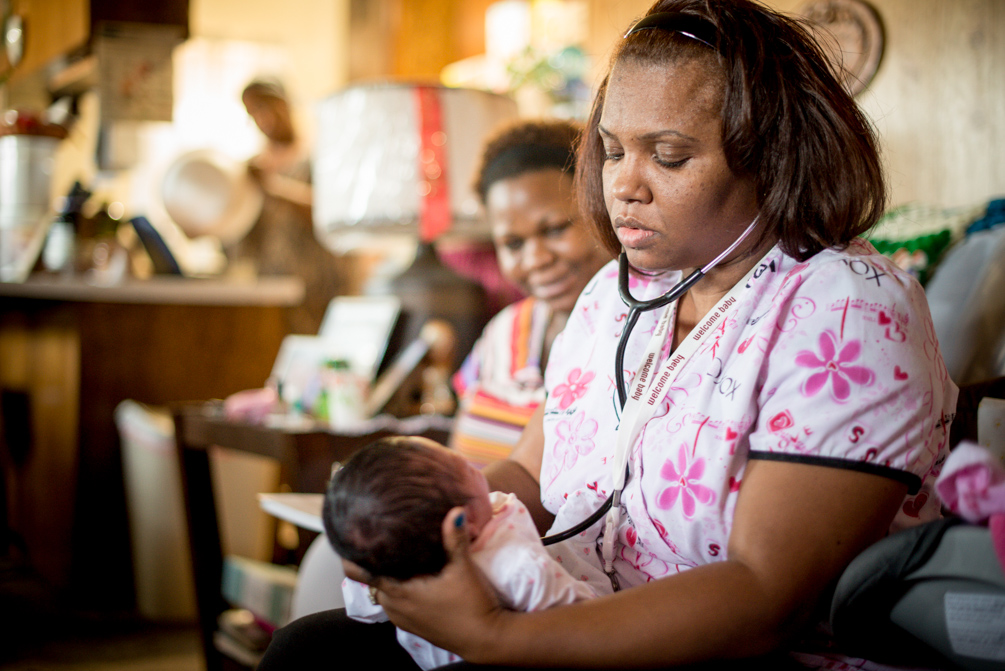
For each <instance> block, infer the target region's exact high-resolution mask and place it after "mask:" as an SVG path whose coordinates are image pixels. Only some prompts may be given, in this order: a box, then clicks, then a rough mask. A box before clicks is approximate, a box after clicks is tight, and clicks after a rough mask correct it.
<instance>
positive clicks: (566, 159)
mask: <svg viewBox="0 0 1005 671" xmlns="http://www.w3.org/2000/svg"><path fill="white" fill-rule="evenodd" d="M575 167H576V154H575V153H574V152H573V150H572V147H558V146H555V145H541V144H518V145H514V146H512V147H509V148H508V149H504V150H503V151H501V152H499V154H498V155H496V157H495V158H493V159H492V161H491V162H490V163H489V164H488V165H487V166H485V168H484V169H483V170H482V174H481V180H480V182H481V184H479V187H480V188H481V189H482V190H483V191H484V192H487V191H488V190H489V187H491V186H492V185H493V184H495V183H496V182H498V181H499V180H501V179H508V178H510V177H514V176H516V175H520V174H523V173H525V172H531V171H533V170H543V169H545V168H558V169H559V170H561V171H563V172H569V171H570V170H572V169H573V168H575Z"/></svg>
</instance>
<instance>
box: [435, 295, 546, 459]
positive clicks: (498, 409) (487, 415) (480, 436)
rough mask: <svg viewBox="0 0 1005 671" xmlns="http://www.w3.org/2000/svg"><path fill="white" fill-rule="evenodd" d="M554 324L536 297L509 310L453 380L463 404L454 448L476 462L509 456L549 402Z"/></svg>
mask: <svg viewBox="0 0 1005 671" xmlns="http://www.w3.org/2000/svg"><path fill="white" fill-rule="evenodd" d="M550 319H551V310H550V309H549V308H548V306H547V304H546V303H544V302H542V301H538V300H535V299H533V298H527V299H524V300H522V301H519V302H517V303H514V304H513V305H510V306H508V307H506V308H504V309H503V310H502V311H501V312H500V313H499V314H498V315H496V316H495V317H494V318H493V319H492V321H490V322H489V324H488V326H486V327H485V330H484V331H483V332H482V336H481V338H479V340H478V342H477V343H475V346H474V349H472V351H471V354H470V355H469V356H468V358H467V360H466V361H465V362H464V365H463V366H461V369H460V370H459V371H458V372H457V374H456V375H455V376H454V380H453V382H454V388H455V390H456V391H457V395H458V397H459V398H460V399H461V405H460V409H459V410H458V413H457V420H456V422H455V425H454V432H453V436H452V439H451V444H452V446H453V447H454V449H456V450H457V451H459V452H460V453H462V454H463V455H464V456H465V457H467V458H468V459H469V460H471V461H472V462H474V463H476V464H479V465H485V464H488V463H490V462H492V461H495V460H497V459H503V458H505V457H506V456H508V455H509V453H510V451H511V450H512V449H513V445H515V444H516V441H517V439H519V437H520V433H521V432H522V431H523V428H524V427H525V426H526V425H527V421H528V420H529V419H530V416H531V415H532V414H533V413H534V410H535V409H536V408H537V406H538V404H540V403H541V401H543V400H544V375H543V371H542V370H541V354H542V350H543V347H544V334H545V330H546V329H547V327H548V322H549V320H550Z"/></svg>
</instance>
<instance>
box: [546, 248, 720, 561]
mask: <svg viewBox="0 0 1005 671" xmlns="http://www.w3.org/2000/svg"><path fill="white" fill-rule="evenodd" d="M706 267H710V266H706ZM628 270H629V264H628V256H627V255H626V254H625V253H624V252H623V251H622V252H621V254H620V255H619V256H618V293H619V294H621V300H622V301H624V303H625V305H626V306H628V317H627V318H626V319H625V328H624V329H623V330H622V331H621V337H620V338H619V339H618V349H617V350H616V351H615V354H614V365H615V371H614V377H615V379H616V381H617V389H618V403H619V404H620V405H621V409H622V410H624V408H625V402H626V401H627V400H628V385H627V383H626V382H625V365H624V364H625V349H626V348H627V347H628V338H629V336H630V335H631V333H632V331H633V330H634V329H635V325H636V324H637V323H638V321H639V315H641V314H642V313H643V312H650V311H652V310H658V309H659V308H661V307H665V306H667V305H669V304H670V303H673V302H674V301H676V300H678V299H680V297H681V296H683V295H684V294H685V293H686V292H687V290H688V289H690V288H691V287H692V286H694V284H695V283H696V282H697V281H698V280H700V279H701V278H702V277H704V276H705V272H704V268H701V269H698V270H695V271H694V272H692V273H691V274H690V275H688V276H687V277H685V278H684V279H683V280H682V281H680V282H678V283H677V285H676V286H674V287H673V288H672V289H670V291H668V292H666V293H665V294H663V295H662V296H660V297H658V298H653V299H650V300H648V301H640V300H637V299H636V298H635V297H634V296H632V292H631V289H630V288H629V286H628ZM613 503H614V492H611V494H610V495H609V496H608V497H607V500H606V501H604V503H603V504H602V505H601V506H600V508H598V509H597V510H596V511H595V512H594V513H593V514H592V515H590V516H589V517H587V518H586V519H585V520H583V521H582V522H580V523H579V524H576V525H574V526H572V527H570V528H568V529H566V530H565V531H560V532H558V533H556V534H552V535H550V536H545V537H544V538H542V539H541V542H542V543H544V544H545V545H553V544H555V543H561V542H562V541H565V540H569V539H570V538H572V537H574V536H575V535H576V534H578V533H581V532H583V531H585V530H587V529H589V528H590V527H592V526H593V525H594V524H596V523H597V522H598V521H600V520H601V519H603V518H604V515H606V514H607V511H608V510H610V509H611V505H612V504H613Z"/></svg>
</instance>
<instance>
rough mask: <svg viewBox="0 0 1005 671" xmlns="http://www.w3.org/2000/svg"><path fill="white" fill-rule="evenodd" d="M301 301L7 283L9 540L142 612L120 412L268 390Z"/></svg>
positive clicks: (208, 284)
mask: <svg viewBox="0 0 1005 671" xmlns="http://www.w3.org/2000/svg"><path fill="white" fill-rule="evenodd" d="M266 280H268V281H266ZM302 295H303V285H302V283H301V282H300V280H298V279H293V278H263V279H262V280H260V281H259V283H258V284H251V285H244V286H242V285H229V284H227V283H224V282H213V281H196V280H184V279H179V280H177V281H169V280H168V279H158V280H150V281H147V282H136V283H133V284H130V285H127V286H122V287H106V288H100V287H90V286H88V285H86V284H84V283H83V282H75V283H66V282H63V283H59V282H50V283H45V282H37V281H29V282H27V283H25V284H0V306H2V309H0V399H2V400H3V403H2V408H0V409H2V410H3V413H2V419H0V465H2V467H3V484H4V488H3V489H4V490H5V493H6V496H4V497H3V498H4V501H3V502H2V503H5V504H6V515H5V517H6V519H2V518H0V531H2V530H3V529H4V524H5V523H6V524H7V525H8V526H9V528H10V529H11V530H12V531H13V532H15V534H16V536H15V537H20V538H23V539H24V544H25V546H26V548H27V553H28V558H29V560H30V562H31V565H32V567H33V568H34V569H36V570H37V571H39V573H41V574H42V576H43V577H45V578H46V579H47V580H48V581H49V582H50V583H52V584H53V585H55V586H57V587H60V588H64V589H66V590H68V591H69V593H70V595H71V596H73V597H75V598H79V600H80V601H81V602H87V603H91V604H102V605H103V606H105V607H108V608H110V609H129V608H131V607H132V601H133V586H132V560H131V558H130V545H129V532H128V525H127V517H126V515H127V511H126V505H125V493H124V484H123V475H122V457H121V452H120V446H119V438H118V431H117V429H116V427H115V421H114V412H115V408H116V406H117V405H118V404H119V402H121V401H123V400H125V399H127V398H128V399H133V400H136V401H138V402H141V403H146V404H150V405H167V404H169V403H173V402H176V401H184V400H196V399H209V398H223V397H225V396H227V395H229V394H231V393H233V392H236V391H240V390H242V389H251V388H255V387H260V386H262V384H263V383H264V382H265V380H266V378H267V377H268V375H269V373H270V371H271V368H272V363H273V361H274V360H275V356H276V353H277V352H278V351H279V345H280V343H281V342H282V339H283V337H284V336H285V335H286V333H287V324H286V308H287V307H289V306H290V305H293V304H296V303H298V302H299V301H300V300H301V299H302ZM0 510H2V507H0ZM5 549H6V548H4V550H5Z"/></svg>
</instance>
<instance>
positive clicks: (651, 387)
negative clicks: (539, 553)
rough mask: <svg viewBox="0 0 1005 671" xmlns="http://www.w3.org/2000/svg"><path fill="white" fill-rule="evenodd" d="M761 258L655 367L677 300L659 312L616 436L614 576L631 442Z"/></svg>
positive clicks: (609, 559)
mask: <svg viewBox="0 0 1005 671" xmlns="http://www.w3.org/2000/svg"><path fill="white" fill-rule="evenodd" d="M760 265H761V264H760V261H758V262H757V263H755V264H754V265H753V267H751V269H750V270H749V271H747V274H746V275H744V276H743V278H742V279H740V281H739V282H737V283H736V284H734V285H733V287H732V288H731V289H730V290H729V291H728V292H727V293H726V295H725V296H723V297H722V298H721V299H719V301H717V302H716V305H715V306H713V307H712V309H711V310H709V311H708V312H707V313H706V314H705V316H704V317H703V318H702V319H701V320H700V321H699V322H698V323H697V324H696V325H695V327H694V328H693V329H692V330H691V332H690V333H689V334H688V335H687V338H685V339H684V341H683V342H681V344H680V345H679V346H678V347H677V349H676V350H674V351H673V352H671V353H670V356H669V357H668V358H667V360H666V361H665V362H663V364H662V365H661V366H660V367H659V370H657V371H654V370H653V369H654V368H655V367H656V363H657V362H658V361H659V355H660V351H661V350H662V349H663V343H664V342H665V341H666V338H667V337H669V332H670V329H671V316H672V315H673V311H674V307H675V304H671V305H668V306H667V307H666V308H665V309H664V310H663V314H662V315H661V316H660V320H659V322H658V323H657V325H656V329H655V330H654V331H653V335H652V337H651V338H650V339H649V344H648V345H646V350H645V353H644V354H643V356H642V366H641V367H640V368H639V370H638V371H637V372H636V373H635V379H634V380H632V385H631V387H630V388H629V393H628V398H627V399H626V400H625V405H624V408H623V409H622V411H621V422H620V424H619V425H618V431H617V437H616V439H615V444H614V445H615V447H614V459H613V460H612V463H613V468H614V471H613V472H614V496H613V501H612V504H611V508H610V510H608V512H607V521H606V523H605V525H604V543H603V550H602V555H603V560H604V571H605V572H606V573H607V574H608V575H609V576H612V580H613V576H614V535H615V533H616V532H617V529H618V527H619V526H620V524H621V492H622V490H623V489H624V487H625V479H626V477H627V472H628V456H629V454H630V452H631V448H632V445H634V444H635V441H636V440H638V437H639V434H640V433H641V432H642V429H643V427H644V426H645V425H646V423H647V422H648V421H649V420H650V419H652V417H653V414H654V413H655V412H656V410H657V408H658V407H659V400H660V399H661V398H662V397H663V395H664V392H665V390H667V389H668V388H669V387H670V384H671V383H672V382H673V381H674V380H675V379H676V378H677V374H678V373H679V371H680V369H681V368H683V366H684V364H685V363H686V362H687V361H688V360H689V359H690V358H691V357H692V356H693V355H694V353H695V352H696V351H697V350H698V348H699V347H700V346H701V345H702V343H704V342H705V341H706V340H707V339H708V338H709V337H710V336H711V335H712V332H713V331H714V330H715V328H716V327H717V326H718V325H719V324H720V323H721V322H722V320H723V318H724V317H725V315H726V313H728V312H729V311H730V310H731V309H733V307H734V306H735V305H736V300H737V298H738V297H739V295H740V293H742V292H743V290H744V289H745V288H746V285H747V283H748V282H749V281H750V278H751V277H753V275H754V272H755V271H756V270H757V268H758V267H759V266H760Z"/></svg>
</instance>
